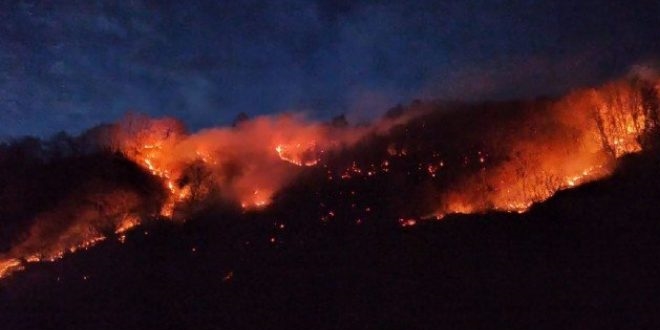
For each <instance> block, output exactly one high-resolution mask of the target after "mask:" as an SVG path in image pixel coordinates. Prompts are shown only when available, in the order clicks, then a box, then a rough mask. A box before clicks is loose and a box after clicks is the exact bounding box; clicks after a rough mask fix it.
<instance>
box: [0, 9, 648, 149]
mask: <svg viewBox="0 0 660 330" xmlns="http://www.w3.org/2000/svg"><path fill="white" fill-rule="evenodd" d="M117 3H120V4H119V5H118V4H117ZM412 3H414V4H412ZM659 53H660V4H658V1H656V0H649V1H645V0H638V1H595V0H585V1H533V0H527V1H400V2H395V1H326V0H317V1H312V0H309V1H296V0H281V1H190V2H187V3H184V1H172V2H171V3H166V1H138V0H135V1H119V2H117V1H88V0H84V1H2V3H1V4H0V137H3V136H4V137H7V136H18V135H25V134H31V135H38V136H44V137H45V136H48V135H51V134H54V133H56V132H58V131H61V130H65V131H67V132H70V133H73V134H76V133H80V132H81V131H82V130H84V129H86V128H89V127H90V126H93V125H96V124H99V123H101V122H111V121H115V120H117V119H118V118H120V117H121V116H122V115H123V114H124V113H125V112H126V111H128V110H133V111H138V112H143V113H147V114H150V115H153V116H162V115H169V116H175V117H178V118H180V119H182V120H183V121H184V122H185V123H186V124H187V125H188V127H189V128H190V129H192V130H196V129H200V128H203V127H208V126H213V125H226V124H228V123H231V121H232V120H233V118H234V117H235V116H236V115H237V114H238V113H240V112H245V113H247V114H249V115H252V116H254V115H259V114H269V113H276V112H281V111H304V112H307V113H309V116H310V117H311V118H314V119H327V118H330V117H332V116H334V115H337V114H340V113H347V114H349V119H351V120H352V121H354V122H355V121H362V120H367V119H369V118H373V117H375V116H377V115H379V114H380V113H382V112H383V111H385V110H387V108H388V107H391V106H393V105H396V104H397V103H407V102H410V101H411V100H413V99H415V98H422V99H431V98H459V99H467V100H484V99H503V98H516V97H533V96H536V95H554V94H556V93H560V92H563V91H565V90H566V89H568V88H571V87H575V86H580V85H585V84H597V83H600V82H603V81H605V80H607V79H609V78H612V77H616V76H621V75H623V74H625V73H626V72H628V71H629V70H630V68H631V66H632V65H634V64H638V63H649V62H654V61H657V59H658V56H657V55H658V54H659Z"/></svg>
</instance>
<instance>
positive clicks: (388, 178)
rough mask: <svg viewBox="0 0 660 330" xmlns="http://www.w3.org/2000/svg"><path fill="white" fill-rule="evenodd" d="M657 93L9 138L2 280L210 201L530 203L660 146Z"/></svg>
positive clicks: (145, 121)
mask: <svg viewBox="0 0 660 330" xmlns="http://www.w3.org/2000/svg"><path fill="white" fill-rule="evenodd" d="M658 93H659V91H658V85H657V83H656V82H650V81H642V80H626V81H619V82H613V83H610V84H608V85H605V86H603V87H600V88H597V89H588V90H581V91H576V92H574V93H572V94H570V95H567V96H566V97H564V98H562V99H560V100H557V101H548V100H546V101H534V102H503V103H491V104H480V105H465V104H448V103H415V104H413V105H411V106H410V107H408V108H407V109H405V111H392V112H390V114H389V115H388V116H386V117H384V118H383V119H381V120H379V121H377V122H375V123H374V124H371V125H367V126H345V125H332V124H326V123H316V122H310V121H308V120H306V119H305V118H303V117H301V116H296V115H281V116H271V117H257V118H254V119H251V120H247V121H243V122H241V123H239V124H238V125H236V126H235V127H226V128H215V129H207V130H203V131H200V132H197V133H188V132H186V130H185V128H184V127H183V125H182V124H181V123H180V122H178V121H177V120H174V119H169V118H164V119H152V118H148V117H144V116H139V115H129V116H127V117H126V118H124V119H123V120H121V121H120V122H118V123H116V124H113V125H106V126H101V127H98V128H95V129H93V130H90V131H89V132H88V133H87V134H85V135H83V136H81V137H79V138H68V137H62V136H60V137H59V139H56V140H53V141H51V142H47V143H42V142H39V141H34V140H29V139H27V140H22V141H19V142H20V143H19V142H17V143H14V144H5V145H3V146H2V149H0V171H2V172H0V179H1V180H3V183H4V184H3V185H2V187H3V188H2V190H0V206H2V209H0V218H1V219H3V221H5V222H6V223H7V226H5V229H4V231H3V232H2V237H3V240H4V242H2V248H3V250H2V251H3V254H2V255H1V257H0V260H1V261H0V277H5V276H7V275H9V274H11V273H12V272H13V271H15V270H18V269H21V268H23V267H25V264H26V263H30V262H36V261H42V260H49V261H52V260H56V259H58V258H61V257H62V256H63V255H64V254H65V253H71V252H74V251H76V250H77V249H80V248H87V247H89V246H92V245H94V244H96V243H97V242H99V241H102V240H104V239H107V238H108V237H116V238H118V239H120V240H122V239H123V236H122V235H123V233H124V232H125V231H127V230H130V229H131V228H132V227H134V226H137V225H139V224H140V223H142V222H144V221H145V220H147V219H164V220H165V219H173V220H177V221H185V220H188V219H190V218H194V217H195V215H196V214H199V213H200V212H208V211H209V210H213V212H224V211H227V210H230V211H231V212H236V214H253V213H255V212H256V213H265V214H268V212H271V213H274V214H278V218H279V219H287V218H296V217H297V218H301V217H304V218H306V219H309V221H321V222H330V221H344V222H350V223H355V224H357V225H359V224H362V223H365V222H371V223H376V222H393V223H397V224H399V225H401V226H403V227H409V226H414V225H416V224H417V223H418V222H419V221H420V220H422V219H428V218H433V217H435V218H442V217H443V216H445V215H446V214H451V213H482V212H488V211H490V210H501V211H510V212H524V211H525V210H527V209H528V208H529V207H530V206H531V205H532V204H534V203H537V202H541V201H543V200H545V199H547V198H549V197H550V196H552V195H553V194H554V193H555V192H557V191H559V190H562V189H568V188H571V187H574V186H577V185H580V184H582V183H584V182H588V181H592V180H596V179H599V178H602V177H604V176H607V175H608V174H609V173H611V171H612V170H613V169H614V167H615V166H616V164H617V159H618V158H619V157H621V156H623V155H626V154H629V153H634V152H639V151H641V150H643V149H644V148H647V147H650V146H652V145H653V143H654V139H655V138H656V135H657V129H658V127H659V126H658V125H659V120H660V117H659V116H658V111H659V108H658V98H659V97H658ZM400 110H401V109H400ZM399 112H400V113H399ZM24 196H25V197H24ZM28 197H29V198H28ZM35 205H38V207H37V206H35ZM217 205H223V207H224V209H223V208H218V207H217ZM223 210H224V211H223ZM282 221H285V220H282ZM279 225H281V226H284V223H283V222H282V223H280V224H278V226H279ZM271 242H272V243H276V242H277V239H276V238H275V237H273V238H271Z"/></svg>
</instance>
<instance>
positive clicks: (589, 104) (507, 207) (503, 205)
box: [436, 82, 657, 218]
mask: <svg viewBox="0 0 660 330" xmlns="http://www.w3.org/2000/svg"><path fill="white" fill-rule="evenodd" d="M656 92H657V91H656ZM649 120H651V121H653V120H657V119H653V118H647V112H646V111H645V109H644V108H643V104H642V96H641V93H640V90H639V89H636V88H634V87H633V86H632V85H631V84H629V83H627V82H617V83H610V84H608V85H606V86H604V87H602V88H600V89H591V90H586V91H579V92H576V93H573V94H571V95H569V96H567V97H565V98H563V99H562V100H561V101H559V102H556V103H554V104H553V105H551V107H550V109H548V110H547V111H546V112H545V113H543V116H541V117H535V116H534V115H531V116H530V118H526V119H524V120H522V121H520V122H517V124H518V125H519V126H518V127H512V128H511V130H512V131H514V132H515V133H514V134H513V135H512V136H507V141H508V142H507V143H508V145H507V146H506V148H508V150H509V152H508V155H507V160H506V161H504V162H501V163H498V164H495V165H494V166H490V165H489V164H488V161H487V160H486V159H484V158H480V160H479V161H480V163H481V164H482V167H481V169H480V170H479V171H478V173H475V174H473V175H471V176H468V177H467V178H466V179H464V180H463V181H462V182H461V183H459V184H458V185H456V186H454V187H451V188H450V189H449V191H448V192H447V193H445V194H444V197H443V200H442V202H441V207H440V209H439V210H438V211H437V212H436V217H438V218H442V217H443V216H444V215H446V214H450V213H475V212H477V213H478V212H486V211H488V210H501V211H510V212H524V211H526V210H527V209H528V208H529V207H530V206H531V205H533V204H534V203H537V202H541V201H544V200H546V199H548V198H549V197H551V196H552V195H554V193H555V192H557V191H559V190H562V189H568V188H572V187H575V186H578V185H580V184H582V183H586V182H589V181H593V180H597V179H600V178H602V177H605V176H607V175H609V174H610V173H611V172H612V170H613V169H614V167H615V164H616V159H617V158H619V157H621V156H623V155H626V154H629V153H635V152H639V151H641V150H642V145H641V143H640V140H641V138H642V136H643V134H645V132H646V128H647V127H646V125H647V123H648V122H649Z"/></svg>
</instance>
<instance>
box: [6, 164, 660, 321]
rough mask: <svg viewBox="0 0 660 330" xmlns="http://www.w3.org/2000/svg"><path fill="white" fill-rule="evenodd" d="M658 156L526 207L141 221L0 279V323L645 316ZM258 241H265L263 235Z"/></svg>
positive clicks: (648, 317)
mask: <svg viewBox="0 0 660 330" xmlns="http://www.w3.org/2000/svg"><path fill="white" fill-rule="evenodd" d="M658 173H660V161H659V158H658V157H655V156H643V157H642V156H633V157H629V158H627V159H624V160H623V163H622V165H621V167H620V170H619V171H618V172H617V173H616V174H615V175H614V176H613V177H611V178H610V179H607V180H604V181H600V182H596V183H592V184H588V185H585V186H582V187H580V188H577V189H574V190H570V191H564V192H561V193H559V194H558V195H557V196H555V197H554V198H552V199H551V200H549V201H547V202H546V203H544V204H542V205H539V206H537V207H535V208H533V209H532V210H531V211H530V212H529V213H526V214H523V215H518V214H487V215H472V216H452V217H448V218H446V219H444V220H443V221H438V222H423V223H419V224H418V225H416V226H414V227H408V228H400V227H398V226H396V225H394V224H393V223H392V222H389V221H383V222H380V223H378V222H376V223H371V224H369V223H367V224H363V225H356V224H353V223H350V224H349V222H341V221H336V222H332V221H331V222H326V223H322V222H319V221H318V220H317V219H309V221H307V219H302V217H303V216H302V215H300V214H303V212H298V213H297V214H298V217H301V219H287V220H288V223H292V224H294V225H290V226H285V228H280V226H279V223H278V221H282V220H283V219H279V218H278V216H277V211H273V212H274V213H269V214H267V215H260V214H230V213H227V212H225V213H223V215H208V216H206V217H202V218H199V219H195V220H192V221H189V222H187V223H186V224H184V225H175V224H169V223H163V222H156V223H151V224H147V225H145V226H143V227H142V228H140V229H138V230H135V231H133V232H131V233H130V234H129V235H128V237H127V240H126V242H125V243H124V244H121V243H120V242H119V241H116V240H109V241H108V242H104V243H103V244H100V245H99V246H98V247H97V248H94V249H90V250H89V251H85V252H81V253H78V254H74V255H70V256H67V257H66V258H64V259H63V260H61V261H58V262H56V263H49V264H48V263H47V264H38V265H34V266H32V267H31V268H30V269H28V270H27V271H26V272H23V273H19V274H17V275H15V276H13V277H11V278H9V279H8V280H7V281H5V282H3V283H2V284H1V287H0V324H2V328H3V329H223V328H226V329H235V328H291V329H304V328H335V329H347V328H362V329H366V328H369V329H379V328H434V329H438V328H455V327H457V326H463V327H466V328H475V327H483V328H490V329H494V328H504V329H509V328H559V329H565V328H580V329H603V328H617V329H623V328H626V329H641V328H654V325H657V324H655V323H654V321H655V318H656V317H657V310H658V307H660V297H659V296H658V292H660V277H659V275H660V274H659V273H660V221H659V220H660V203H658V200H660V174H658ZM284 232H286V235H285V234H283V233H284ZM271 239H274V241H273V240H271Z"/></svg>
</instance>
